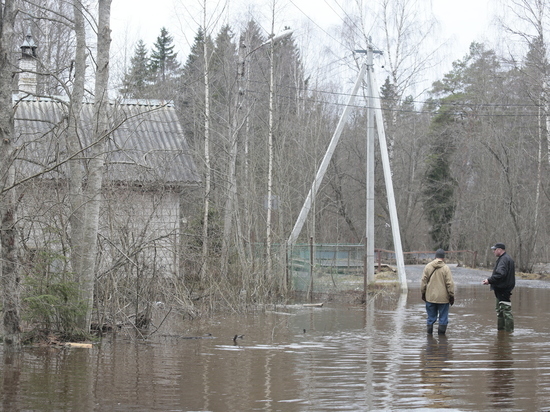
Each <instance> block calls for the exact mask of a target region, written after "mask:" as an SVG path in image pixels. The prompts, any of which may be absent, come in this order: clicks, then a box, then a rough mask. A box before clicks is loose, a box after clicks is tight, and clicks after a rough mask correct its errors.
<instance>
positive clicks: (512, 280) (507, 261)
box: [488, 252, 516, 291]
mask: <svg viewBox="0 0 550 412" xmlns="http://www.w3.org/2000/svg"><path fill="white" fill-rule="evenodd" d="M488 281H489V284H490V285H491V289H493V290H494V289H501V290H507V291H511V290H512V289H514V286H516V265H515V263H514V260H513V259H512V258H511V257H510V255H508V254H507V253H506V252H504V253H503V254H502V255H500V257H499V258H498V259H497V261H496V263H495V268H494V269H493V274H492V275H491V277H490V278H489V279H488Z"/></svg>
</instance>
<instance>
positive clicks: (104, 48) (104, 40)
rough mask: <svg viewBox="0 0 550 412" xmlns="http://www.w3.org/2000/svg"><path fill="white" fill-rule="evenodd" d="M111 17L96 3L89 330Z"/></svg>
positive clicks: (85, 323) (86, 268)
mask: <svg viewBox="0 0 550 412" xmlns="http://www.w3.org/2000/svg"><path fill="white" fill-rule="evenodd" d="M110 14H111V0H99V2H98V29H97V56H96V64H97V68H96V77H95V89H94V93H95V99H94V119H93V124H94V130H93V131H92V135H93V139H94V141H95V142H96V144H95V145H94V146H93V148H92V154H91V158H90V160H89V162H88V179H87V185H86V189H85V192H84V198H85V201H86V205H85V217H84V221H83V226H82V242H83V243H82V244H83V247H82V267H81V273H80V276H81V283H80V285H81V290H82V292H81V293H82V299H83V300H84V302H86V315H85V318H84V319H82V324H81V327H82V328H84V330H86V331H88V330H89V329H90V323H91V316H92V308H93V291H94V281H95V262H96V255H97V235H98V231H99V209H100V206H101V189H102V185H103V171H104V166H105V154H106V151H107V141H108V138H109V131H110V128H109V122H108V116H107V107H108V105H109V99H108V89H107V86H108V81H109V48H110V43H111V29H110V26H109V21H110Z"/></svg>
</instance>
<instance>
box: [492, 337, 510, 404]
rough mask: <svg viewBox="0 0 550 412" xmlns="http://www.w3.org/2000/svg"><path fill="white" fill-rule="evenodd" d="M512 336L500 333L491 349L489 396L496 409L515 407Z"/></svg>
mask: <svg viewBox="0 0 550 412" xmlns="http://www.w3.org/2000/svg"><path fill="white" fill-rule="evenodd" d="M512 339H513V338H512V335H511V334H509V333H507V332H503V331H499V332H497V336H496V339H495V343H494V345H493V347H492V348H491V357H492V359H493V362H491V376H490V377H489V395H490V396H491V401H492V402H491V403H492V405H493V406H495V407H496V408H512V407H513V406H514V401H513V400H514V386H515V385H514V379H515V378H514V368H513V366H514V359H513V358H512Z"/></svg>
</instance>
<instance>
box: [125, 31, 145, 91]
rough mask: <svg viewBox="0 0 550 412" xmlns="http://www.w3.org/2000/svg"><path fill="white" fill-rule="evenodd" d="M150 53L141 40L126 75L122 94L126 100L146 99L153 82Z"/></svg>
mask: <svg viewBox="0 0 550 412" xmlns="http://www.w3.org/2000/svg"><path fill="white" fill-rule="evenodd" d="M147 54H148V51H147V47H145V43H144V42H143V40H139V41H138V43H137V45H136V48H135V52H134V56H133V57H132V58H131V59H130V69H129V70H128V72H127V73H126V74H125V75H124V79H123V80H122V88H121V89H120V93H121V94H122V96H123V97H124V98H134V99H144V98H147V97H148V96H147V92H148V88H149V85H150V81H151V76H150V71H149V58H148V56H147Z"/></svg>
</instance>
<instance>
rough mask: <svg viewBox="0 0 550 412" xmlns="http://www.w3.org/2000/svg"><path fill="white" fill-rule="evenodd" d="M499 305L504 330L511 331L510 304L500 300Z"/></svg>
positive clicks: (512, 320) (512, 329)
mask: <svg viewBox="0 0 550 412" xmlns="http://www.w3.org/2000/svg"><path fill="white" fill-rule="evenodd" d="M500 307H501V310H502V313H503V318H504V330H505V331H506V332H513V331H514V315H513V314H512V304H511V303H510V302H500Z"/></svg>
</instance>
